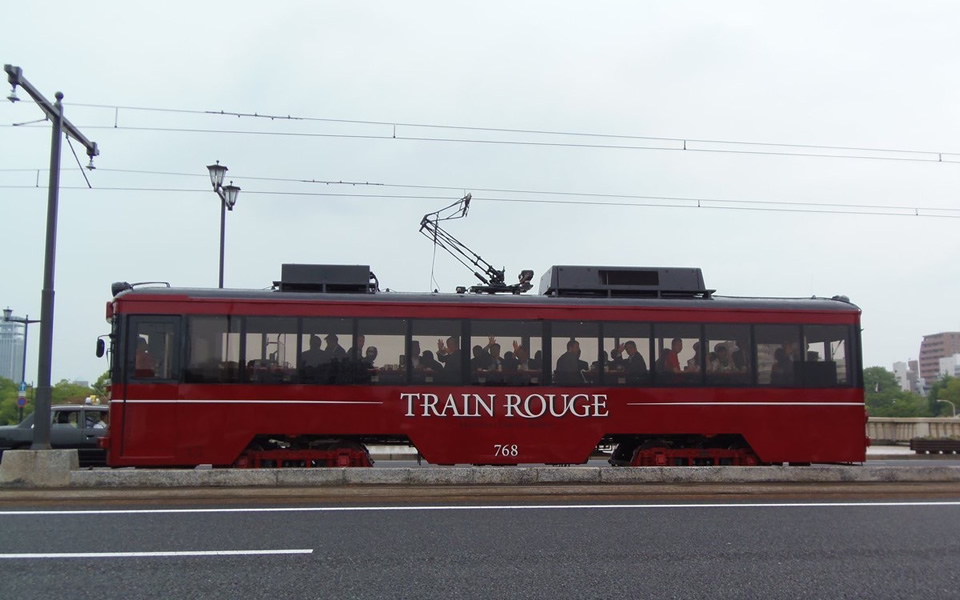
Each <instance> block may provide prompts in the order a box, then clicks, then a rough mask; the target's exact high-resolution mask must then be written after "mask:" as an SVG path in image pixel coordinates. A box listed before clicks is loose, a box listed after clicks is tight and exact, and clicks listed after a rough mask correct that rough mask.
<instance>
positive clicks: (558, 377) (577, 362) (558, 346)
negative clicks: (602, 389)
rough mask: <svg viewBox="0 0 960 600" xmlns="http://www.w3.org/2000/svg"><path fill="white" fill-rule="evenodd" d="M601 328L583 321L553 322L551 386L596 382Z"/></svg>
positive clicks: (599, 361) (599, 362) (596, 324)
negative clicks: (552, 384)
mask: <svg viewBox="0 0 960 600" xmlns="http://www.w3.org/2000/svg"><path fill="white" fill-rule="evenodd" d="M599 340H600V326H599V324H598V323H587V322H583V321H554V322H553V325H552V333H551V337H550V356H551V360H552V361H553V383H554V385H574V386H576V385H590V384H593V383H595V382H596V381H597V373H598V372H599V365H600V364H601V363H602V361H601V360H600V342H599Z"/></svg>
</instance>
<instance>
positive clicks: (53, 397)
mask: <svg viewBox="0 0 960 600" xmlns="http://www.w3.org/2000/svg"><path fill="white" fill-rule="evenodd" d="M92 395H93V390H92V389H90V388H88V387H87V386H85V385H77V384H75V383H70V382H69V381H67V380H66V379H61V380H60V381H59V382H57V385H55V386H53V389H52V390H51V392H50V403H51V404H83V401H84V399H85V398H86V397H87V396H92Z"/></svg>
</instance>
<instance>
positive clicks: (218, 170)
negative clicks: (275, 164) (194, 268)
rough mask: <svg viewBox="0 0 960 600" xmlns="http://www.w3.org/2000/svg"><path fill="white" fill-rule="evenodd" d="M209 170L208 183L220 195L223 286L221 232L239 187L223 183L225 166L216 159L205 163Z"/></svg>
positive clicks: (221, 234) (221, 249)
mask: <svg viewBox="0 0 960 600" xmlns="http://www.w3.org/2000/svg"><path fill="white" fill-rule="evenodd" d="M207 170H208V171H210V183H211V184H212V185H213V191H214V192H216V193H217V195H218V196H220V288H223V234H224V229H225V227H226V215H227V211H228V210H233V205H234V204H236V203H237V195H238V194H239V193H240V188H238V187H237V186H235V185H233V182H232V181H231V182H230V185H223V176H224V175H226V174H227V170H228V169H227V168H226V167H225V166H223V165H221V164H220V161H219V160H218V161H217V164H215V165H207Z"/></svg>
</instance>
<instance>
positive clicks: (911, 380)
mask: <svg viewBox="0 0 960 600" xmlns="http://www.w3.org/2000/svg"><path fill="white" fill-rule="evenodd" d="M893 374H894V376H895V377H896V378H897V383H899V384H900V389H902V390H903V391H905V392H913V393H914V394H920V395H924V394H925V393H926V392H925V391H924V389H923V384H922V380H921V379H920V375H919V373H917V361H915V360H911V361H909V362H902V361H901V362H895V363H893Z"/></svg>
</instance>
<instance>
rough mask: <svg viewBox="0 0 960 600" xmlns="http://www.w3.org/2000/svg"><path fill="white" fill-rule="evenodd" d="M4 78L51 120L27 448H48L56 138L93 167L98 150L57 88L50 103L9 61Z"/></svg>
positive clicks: (57, 194)
mask: <svg viewBox="0 0 960 600" xmlns="http://www.w3.org/2000/svg"><path fill="white" fill-rule="evenodd" d="M3 70H4V71H6V73H7V81H8V82H10V85H11V86H12V87H13V89H12V91H11V92H10V95H9V96H7V100H10V101H11V102H16V101H17V100H18V98H17V86H20V87H21V88H23V90H24V91H25V92H27V94H29V95H30V97H31V98H33V100H34V101H35V102H36V103H37V106H39V107H40V109H41V110H42V111H43V112H44V114H46V115H47V118H48V119H50V121H51V122H52V123H53V136H52V139H51V141H50V180H49V184H48V186H47V231H46V249H45V253H44V258H43V289H42V290H41V292H40V353H39V357H38V359H37V393H36V401H35V405H34V425H33V444H32V445H31V446H30V449H31V450H49V449H50V400H51V398H52V395H53V391H52V390H51V388H50V373H51V370H52V368H51V365H52V362H53V295H54V294H53V284H54V274H55V272H56V268H55V265H56V257H57V205H58V203H59V200H60V141H61V138H62V137H63V134H64V133H66V134H67V135H68V136H69V137H72V138H73V139H75V140H77V142H79V143H80V144H83V146H84V147H85V148H86V149H87V156H89V157H90V164H89V165H88V166H87V168H88V169H92V168H93V157H94V156H97V155H99V154H100V150H99V149H98V148H97V144H96V143H95V142H91V141H90V140H88V139H87V138H86V136H84V135H83V134H82V133H80V130H79V129H77V128H76V127H75V126H74V125H73V123H71V122H70V121H69V120H67V119H66V118H65V117H64V116H63V103H62V102H61V101H62V100H63V93H61V92H57V93H56V98H57V101H56V102H54V103H51V102H50V101H49V100H47V98H46V97H45V96H44V95H43V94H41V93H40V90H38V89H37V88H35V87H33V85H32V84H31V83H30V82H29V81H27V79H26V78H25V77H24V76H23V70H22V69H21V68H20V67H15V66H13V65H3Z"/></svg>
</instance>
